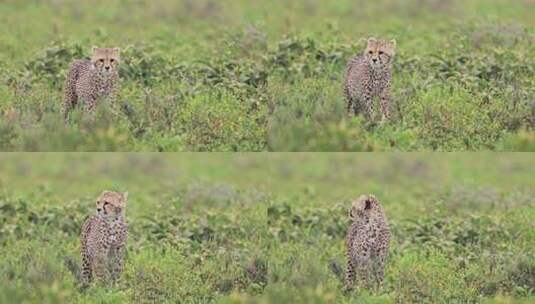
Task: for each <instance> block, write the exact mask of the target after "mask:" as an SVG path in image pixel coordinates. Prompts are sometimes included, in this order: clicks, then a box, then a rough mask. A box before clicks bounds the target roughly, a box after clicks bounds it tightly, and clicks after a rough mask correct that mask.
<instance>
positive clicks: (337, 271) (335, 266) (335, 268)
mask: <svg viewBox="0 0 535 304" xmlns="http://www.w3.org/2000/svg"><path fill="white" fill-rule="evenodd" d="M329 269H331V271H332V272H333V274H334V275H335V276H336V277H337V278H338V280H339V281H340V282H341V283H342V284H343V283H344V275H345V274H344V268H343V267H342V266H341V265H340V263H338V262H337V261H336V260H331V261H330V262H329Z"/></svg>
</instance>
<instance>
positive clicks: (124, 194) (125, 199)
mask: <svg viewBox="0 0 535 304" xmlns="http://www.w3.org/2000/svg"><path fill="white" fill-rule="evenodd" d="M123 199H124V202H125V204H126V201H127V200H128V191H126V192H125V193H123Z"/></svg>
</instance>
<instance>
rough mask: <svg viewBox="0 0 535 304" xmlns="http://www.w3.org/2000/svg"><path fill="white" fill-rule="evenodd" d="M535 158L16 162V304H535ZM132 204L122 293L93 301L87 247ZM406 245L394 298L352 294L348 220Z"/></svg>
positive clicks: (4, 294) (6, 245) (5, 194)
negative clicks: (367, 218)
mask: <svg viewBox="0 0 535 304" xmlns="http://www.w3.org/2000/svg"><path fill="white" fill-rule="evenodd" d="M534 165H535V158H534V157H533V155H530V154H522V153H498V154H497V153H475V154H472V153H470V154H465V153H454V154H433V153H431V154H429V153H419V154H405V153H398V154H382V153H374V154H343V153H342V154H322V153H260V154H241V153H232V154H213V153H212V154H204V153H180V154H166V153H163V154H151V153H148V154H129V153H98V154H97V153H76V154H69V153H59V154H58V153H50V154H47V153H37V154H34V153H19V154H9V153H8V154H6V153H4V154H0V211H1V212H0V246H1V247H0V248H1V253H2V259H1V260H0V281H2V282H5V284H2V285H1V286H0V302H2V303H15V302H16V303H19V302H29V303H32V302H38V303H58V302H69V303H72V302H80V303H122V302H135V303H154V302H158V303H176V302H181V303H211V302H218V303H354V302H355V301H360V302H363V303H385V302H386V303H395V302H396V303H399V302H416V303H437V302H439V303H440V302H443V303H451V302H462V303H466V302H489V303H515V302H519V303H521V302H525V303H529V302H532V301H533V299H534V295H533V291H534V290H535V285H534V284H535V281H534V280H533V278H534V276H533V273H534V269H535V256H534V255H533V248H534V245H535V234H534V232H535V229H534V228H535V227H534V221H533V218H534V216H535V213H534V212H535V211H534V210H535V200H534V197H535V196H534V194H535V193H534V190H533V184H534V178H535V175H533V167H534ZM104 189H115V190H120V191H129V202H128V207H127V217H128V221H129V223H130V238H129V240H128V258H127V265H126V270H125V273H124V275H123V280H122V281H121V283H120V284H119V285H118V286H117V287H114V288H101V287H98V286H93V287H91V288H90V289H88V290H86V291H83V292H82V291H79V290H78V288H77V265H78V263H79V253H78V252H79V241H78V235H79V232H80V226H81V224H82V222H83V220H84V219H85V218H86V217H87V216H88V215H89V214H92V213H93V212H94V210H93V208H94V207H93V206H94V205H93V204H94V200H95V198H96V197H97V196H98V195H99V194H100V192H101V191H102V190H104ZM363 193H373V194H375V195H376V196H377V197H378V198H379V199H380V201H381V202H382V204H383V206H384V208H385V210H386V213H387V215H388V218H389V222H390V227H391V230H392V235H393V236H392V243H391V250H390V259H389V263H388V267H387V272H386V273H387V274H386V279H385V284H384V286H383V288H382V289H381V290H379V291H378V292H377V293H370V292H366V291H361V292H355V293H352V294H343V293H342V292H341V282H340V279H339V275H340V274H341V273H340V270H341V269H343V268H344V267H345V261H344V254H345V251H344V250H345V249H344V237H345V231H346V228H347V225H348V224H349V222H348V220H349V219H348V217H347V208H348V206H349V205H350V202H351V200H352V199H353V198H355V197H357V196H358V195H360V194H363Z"/></svg>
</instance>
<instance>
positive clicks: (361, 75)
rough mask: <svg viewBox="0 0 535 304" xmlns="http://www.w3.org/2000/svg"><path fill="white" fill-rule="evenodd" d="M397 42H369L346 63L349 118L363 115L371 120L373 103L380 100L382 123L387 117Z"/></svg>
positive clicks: (375, 40)
mask: <svg viewBox="0 0 535 304" xmlns="http://www.w3.org/2000/svg"><path fill="white" fill-rule="evenodd" d="M395 50H396V40H390V41H386V40H378V39H375V38H373V37H372V38H369V39H368V46H367V47H366V50H365V52H364V54H362V55H358V56H355V57H353V58H352V59H351V60H349V62H348V64H347V73H346V79H345V84H344V95H345V98H346V102H347V111H348V113H349V115H357V114H359V113H361V112H363V114H364V116H365V118H366V119H367V120H370V119H371V118H372V115H373V102H374V99H375V98H377V97H378V98H379V99H380V103H381V112H382V114H383V115H382V117H383V121H384V120H385V119H388V118H390V110H389V108H390V82H391V80H392V61H393V59H394V55H395Z"/></svg>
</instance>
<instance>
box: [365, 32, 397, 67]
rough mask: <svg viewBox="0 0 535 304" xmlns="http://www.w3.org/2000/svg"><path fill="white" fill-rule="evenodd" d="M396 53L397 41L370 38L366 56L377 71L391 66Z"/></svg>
mask: <svg viewBox="0 0 535 304" xmlns="http://www.w3.org/2000/svg"><path fill="white" fill-rule="evenodd" d="M395 53H396V40H390V41H386V40H381V39H375V38H373V37H370V38H368V46H366V51H365V52H364V56H365V57H366V60H367V61H368V63H369V64H370V65H371V67H372V68H374V69H377V68H381V67H383V66H387V65H390V64H391V63H392V60H393V59H394V55H395Z"/></svg>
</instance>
